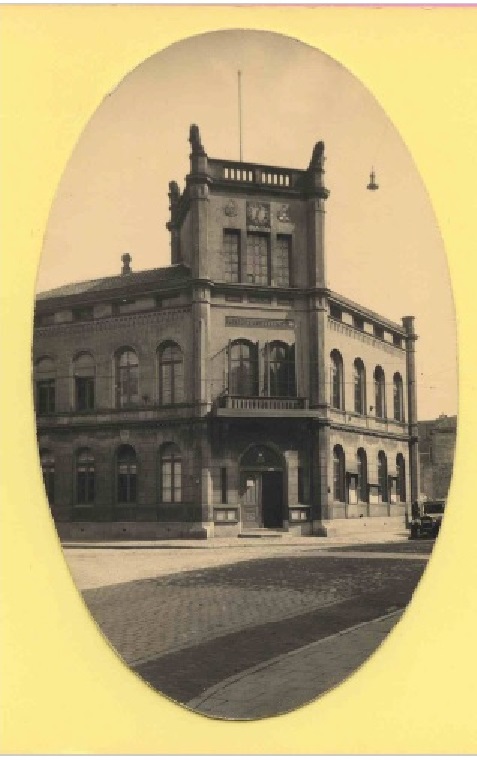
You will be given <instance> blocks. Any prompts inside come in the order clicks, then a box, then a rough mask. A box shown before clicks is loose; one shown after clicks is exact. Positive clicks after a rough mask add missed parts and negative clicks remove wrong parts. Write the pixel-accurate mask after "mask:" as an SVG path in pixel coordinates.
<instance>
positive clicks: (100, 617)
mask: <svg viewBox="0 0 477 760" xmlns="http://www.w3.org/2000/svg"><path fill="white" fill-rule="evenodd" d="M33 332H34V335H33V368H32V372H33V387H34V402H35V415H36V425H37V439H38V452H39V464H40V467H41V473H42V477H43V482H44V488H45V493H46V496H47V499H48V503H49V506H50V509H51V515H52V517H53V520H54V524H55V528H56V530H57V533H58V536H59V539H60V541H61V545H62V548H63V551H64V556H65V559H66V562H67V564H68V567H69V569H70V571H71V574H72V577H73V580H74V582H75V584H76V586H77V588H78V590H79V592H80V593H81V595H82V598H83V600H84V603H85V604H86V607H87V609H88V610H89V612H90V614H91V616H92V618H93V619H94V621H95V622H96V624H97V626H98V628H99V630H100V631H101V633H102V634H103V635H104V637H105V638H106V639H107V641H108V642H109V643H110V645H111V646H112V647H113V649H114V651H115V652H116V653H117V654H118V656H119V658H120V659H121V660H122V661H123V662H124V663H125V664H126V665H127V666H128V667H129V668H130V669H131V670H132V671H133V672H134V673H136V674H137V675H138V676H140V677H141V678H142V679H143V680H144V681H145V682H146V683H147V684H149V685H150V686H151V687H152V688H153V689H155V690H157V691H158V692H160V693H161V694H162V695H164V696H166V697H168V698H170V699H172V700H174V701H175V702H177V703H179V704H180V705H181V706H183V707H184V708H187V709H189V710H193V711H195V712H197V713H199V714H202V715H206V716H208V717H211V718H221V719H228V720H254V719H259V718H267V717H272V716H277V715H281V714H283V713H286V712H288V711H290V710H293V709H295V708H297V707H300V706H302V705H304V704H307V703H309V702H310V701H312V700H315V699H317V698H318V697H320V696H321V695H323V694H325V693H327V692H329V691H330V690H331V689H333V688H334V687H335V686H337V685H339V684H340V683H342V682H343V681H344V680H345V679H347V678H348V677H349V676H351V675H352V674H353V673H354V672H355V671H356V670H357V669H358V668H359V667H360V666H361V665H362V664H363V663H364V662H366V661H367V659H368V658H369V657H370V656H371V655H372V654H373V653H374V652H375V650H376V649H377V648H378V647H379V646H380V644H381V643H382V641H383V640H384V639H385V638H386V637H387V635H388V634H389V633H390V632H391V631H392V630H393V629H394V627H395V626H397V625H398V624H399V621H400V620H401V618H402V616H403V614H404V613H405V610H406V607H407V605H408V604H409V602H410V601H411V599H412V595H413V592H414V590H415V588H416V585H417V584H418V583H419V580H420V578H421V576H422V573H423V571H424V570H425V568H426V564H427V562H428V559H429V557H430V556H431V552H432V551H433V547H434V544H435V541H436V539H437V538H438V534H439V530H440V527H441V522H442V520H443V519H445V508H446V500H447V494H448V490H449V486H450V483H451V477H452V468H453V459H454V447H455V440H456V431H457V402H458V398H457V358H456V357H457V345H456V321H455V311H454V304H453V295H452V289H451V284H450V279H449V273H448V266H447V259H446V252H445V249H444V245H443V242H442V238H441V234H440V231H439V228H438V226H437V222H436V219H435V216H434V212H433V209H432V206H431V203H430V200H429V197H428V194H427V191H426V188H425V186H424V184H423V182H422V180H421V177H420V174H419V171H418V170H417V167H416V165H415V163H414V161H413V158H412V157H411V155H410V153H409V151H408V149H407V147H406V145H405V144H404V142H403V140H402V138H401V136H400V135H399V133H398V131H397V130H396V128H395V127H394V125H393V124H392V122H391V121H390V120H389V118H388V116H387V115H386V113H385V112H384V110H383V109H382V107H381V106H380V104H379V103H378V102H377V101H376V99H375V98H374V97H373V96H372V95H371V93H370V92H369V91H368V90H367V89H366V87H365V86H364V85H363V84H362V83H361V82H360V81H359V79H357V78H356V77H355V76H354V75H353V74H351V73H350V72H349V71H348V70H347V69H346V68H345V67H344V66H342V65H341V64H340V63H339V62H338V61H337V60H334V59H333V58H331V57H329V56H328V55H326V54H325V53H323V52H320V51H319V50H317V49H313V48H311V47H309V46H307V45H305V44H303V43H302V42H299V41H297V40H295V39H292V38H290V37H286V36H284V35H280V34H274V33H271V32H265V31H263V32H259V31H251V30H226V31H216V32H209V33H206V34H199V35H197V36H194V37H191V38H188V39H185V40H183V41H181V42H178V43H176V44H174V45H172V46H170V47H168V48H167V49H165V50H162V51H161V52H158V53H157V54H156V55H153V56H151V57H149V58H148V59H147V60H145V61H143V62H142V63H140V64H139V65H138V66H137V68H135V69H134V70H133V71H131V72H130V73H129V74H128V75H127V76H126V77H125V78H124V79H123V80H122V81H120V82H118V83H117V87H116V88H115V89H114V90H113V91H111V92H109V93H108V94H107V96H106V97H105V98H104V99H103V101H102V102H101V104H100V106H99V107H98V109H97V111H96V112H95V113H94V114H93V116H92V117H91V119H90V121H89V123H88V124H87V125H86V126H85V128H84V131H83V133H82V134H81V137H80V139H79V141H78V143H77V145H76V146H75V148H74V151H73V153H72V155H71V158H70V160H69V161H68V164H67V166H66V167H65V169H64V172H63V175H62V178H61V181H60V184H59V186H58V189H57V192H56V196H55V198H54V200H53V204H52V207H51V212H50V215H49V219H48V224H47V228H46V231H45V237H44V244H43V250H42V255H41V260H40V267H39V271H38V278H37V284H36V297H35V312H34V331H33Z"/></svg>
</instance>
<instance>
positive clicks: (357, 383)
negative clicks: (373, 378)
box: [353, 359, 366, 414]
mask: <svg viewBox="0 0 477 760" xmlns="http://www.w3.org/2000/svg"><path fill="white" fill-rule="evenodd" d="M353 372H354V374H353V384H354V411H355V412H356V413H357V414H365V413H366V374H365V369H364V364H363V362H362V361H361V359H355V361H354V365H353Z"/></svg>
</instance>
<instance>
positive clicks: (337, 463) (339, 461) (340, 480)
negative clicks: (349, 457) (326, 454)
mask: <svg viewBox="0 0 477 760" xmlns="http://www.w3.org/2000/svg"><path fill="white" fill-rule="evenodd" d="M333 498H334V500H335V501H344V500H345V455H344V451H343V449H342V447H341V446H339V445H338V446H335V447H334V449H333Z"/></svg>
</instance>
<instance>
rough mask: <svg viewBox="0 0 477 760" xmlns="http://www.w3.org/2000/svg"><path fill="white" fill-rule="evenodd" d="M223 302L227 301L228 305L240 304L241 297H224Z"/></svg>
mask: <svg viewBox="0 0 477 760" xmlns="http://www.w3.org/2000/svg"><path fill="white" fill-rule="evenodd" d="M225 300H226V301H228V303H242V300H243V299H242V296H232V295H230V296H225Z"/></svg>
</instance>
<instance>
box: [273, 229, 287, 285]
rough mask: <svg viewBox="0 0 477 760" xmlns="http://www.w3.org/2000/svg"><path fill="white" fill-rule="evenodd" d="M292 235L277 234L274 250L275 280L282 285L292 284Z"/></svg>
mask: <svg viewBox="0 0 477 760" xmlns="http://www.w3.org/2000/svg"><path fill="white" fill-rule="evenodd" d="M290 258H291V236H290V235H277V242H276V246H275V249H274V251H273V282H274V284H275V285H278V286H281V287H286V288H287V287H288V286H289V285H290Z"/></svg>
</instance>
